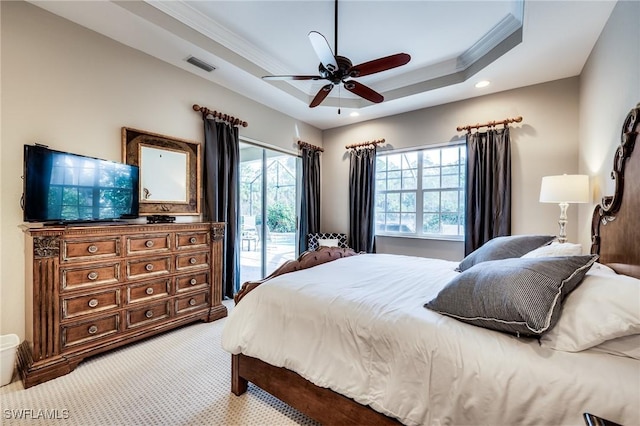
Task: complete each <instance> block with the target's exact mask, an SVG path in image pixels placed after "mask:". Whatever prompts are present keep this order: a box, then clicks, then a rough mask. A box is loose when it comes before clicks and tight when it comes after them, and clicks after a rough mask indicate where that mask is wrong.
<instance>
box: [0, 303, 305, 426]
mask: <svg viewBox="0 0 640 426" xmlns="http://www.w3.org/2000/svg"><path fill="white" fill-rule="evenodd" d="M224 304H225V305H226V306H227V308H228V309H229V310H230V309H231V308H232V307H233V302H232V301H224ZM224 321H225V319H221V320H218V321H214V322H212V323H194V324H192V325H189V326H185V327H181V328H179V329H177V330H173V331H170V332H166V333H163V334H161V335H158V336H155V337H151V338H148V339H146V340H143V341H141V342H137V343H134V344H131V345H128V346H126V347H123V348H120V349H116V350H114V351H111V352H108V353H106V354H102V355H98V356H95V357H92V358H89V359H86V360H84V361H83V362H81V363H80V364H79V365H78V367H77V368H76V369H75V370H74V371H72V372H71V373H70V374H67V375H65V376H62V377H59V378H57V379H54V380H50V381H48V382H45V383H42V384H40V385H37V386H33V387H31V388H29V389H24V387H23V385H22V382H21V381H20V380H19V379H18V378H17V374H16V376H14V381H13V382H12V383H11V384H9V385H6V386H4V387H2V388H0V407H1V408H2V414H1V416H2V421H1V422H0V423H1V424H2V425H7V426H8V425H21V426H22V425H49V424H53V425H55V424H61V425H62V424H64V425H67V426H70V425H78V426H90V425H100V426H101V425H313V426H316V425H317V423H316V422H314V421H313V420H312V419H310V418H308V417H306V416H305V415H304V414H302V413H300V412H299V411H297V410H294V409H293V408H291V407H289V406H288V405H286V404H284V403H283V402H281V401H280V400H278V399H276V398H274V397H273V396H271V395H269V394H268V393H266V392H264V391H263V390H261V389H260V388H258V387H256V386H253V385H251V384H250V385H249V390H248V391H247V393H245V394H244V395H242V396H239V397H238V396H235V395H233V394H232V393H231V355H230V354H229V353H227V352H225V351H224V350H223V349H222V347H221V345H220V339H221V335H222V327H223V325H224Z"/></svg>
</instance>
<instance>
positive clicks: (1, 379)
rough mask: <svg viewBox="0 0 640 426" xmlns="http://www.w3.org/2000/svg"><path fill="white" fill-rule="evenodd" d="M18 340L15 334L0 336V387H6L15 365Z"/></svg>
mask: <svg viewBox="0 0 640 426" xmlns="http://www.w3.org/2000/svg"><path fill="white" fill-rule="evenodd" d="M19 344H20V338H19V337H18V336H17V335H15V334H5V335H4V336H0V386H4V385H8V384H9V383H11V379H12V378H13V369H14V368H15V365H16V348H17V347H18V345H19Z"/></svg>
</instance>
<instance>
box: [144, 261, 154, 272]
mask: <svg viewBox="0 0 640 426" xmlns="http://www.w3.org/2000/svg"><path fill="white" fill-rule="evenodd" d="M144 269H146V270H147V271H149V272H151V271H153V264H152V263H147V264H146V265H145V266H144Z"/></svg>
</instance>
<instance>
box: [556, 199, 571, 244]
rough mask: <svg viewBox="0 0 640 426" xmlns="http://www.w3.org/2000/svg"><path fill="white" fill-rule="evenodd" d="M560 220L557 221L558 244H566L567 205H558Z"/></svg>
mask: <svg viewBox="0 0 640 426" xmlns="http://www.w3.org/2000/svg"><path fill="white" fill-rule="evenodd" d="M558 205H559V206H560V220H558V225H560V233H559V234H558V242H559V243H566V242H567V209H568V208H569V203H560V204H558Z"/></svg>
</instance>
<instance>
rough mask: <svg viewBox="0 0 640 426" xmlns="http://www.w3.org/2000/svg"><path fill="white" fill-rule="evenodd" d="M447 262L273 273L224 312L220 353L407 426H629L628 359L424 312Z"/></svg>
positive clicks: (400, 259)
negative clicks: (609, 423) (595, 423)
mask: <svg viewBox="0 0 640 426" xmlns="http://www.w3.org/2000/svg"><path fill="white" fill-rule="evenodd" d="M457 265H458V263H457V262H448V261H443V260H436V259H426V258H418V257H408V256H396V255H384V254H375V255H359V256H352V257H348V258H344V259H340V260H336V261H333V262H329V263H325V264H323V265H319V266H316V267H314V268H310V269H306V270H302V271H297V272H293V273H289V274H285V275H281V276H279V277H276V278H274V279H271V280H269V281H267V282H266V283H264V284H262V285H260V286H259V287H257V288H256V289H254V290H252V291H251V292H250V293H249V294H248V295H247V296H245V297H244V298H243V299H242V301H241V302H240V303H239V304H238V306H236V307H234V308H233V310H232V312H231V314H230V315H229V317H228V318H227V320H226V323H225V327H224V332H223V336H222V345H223V347H224V349H225V350H227V351H228V352H231V353H233V354H238V353H243V354H245V355H248V356H252V357H256V358H259V359H261V360H263V361H266V362H268V363H269V364H272V365H275V366H278V367H286V368H288V369H290V370H292V371H295V372H297V373H298V374H300V375H301V376H303V377H304V378H306V379H307V380H309V381H311V382H313V383H315V384H316V385H319V386H323V387H329V388H331V389H333V390H335V391H337V392H339V393H341V394H343V395H345V396H348V397H350V398H353V399H355V400H356V401H357V402H359V403H361V404H364V405H370V406H371V407H372V408H374V409H375V410H377V411H380V412H382V413H384V414H386V415H388V416H391V417H395V418H398V419H399V420H400V421H401V422H403V423H405V424H409V425H417V424H424V425H462V424H473V425H479V424H486V425H516V424H518V425H520V424H535V425H543V424H544V425H551V424H563V425H565V424H575V425H583V424H584V422H583V420H582V413H584V412H590V413H593V414H596V415H598V416H601V417H604V418H608V419H610V420H613V421H616V422H621V423H623V424H625V425H639V424H640V361H638V360H634V359H632V358H625V357H619V356H613V355H607V354H603V353H600V352H596V351H591V350H587V351H582V352H578V353H569V352H561V351H555V350H551V349H546V348H542V347H540V344H539V342H538V340H536V339H524V338H516V337H515V336H511V335H507V334H503V333H500V332H496V331H491V330H486V329H483V328H479V327H475V326H473V325H468V324H464V323H462V322H459V321H456V320H455V319H452V318H448V317H445V316H442V315H440V314H438V313H435V312H432V311H430V310H427V309H425V308H424V307H423V305H424V304H425V303H426V302H427V301H429V300H431V299H432V298H433V297H435V296H436V295H437V293H438V291H439V290H440V289H441V288H442V287H443V286H444V285H445V284H446V283H447V282H448V281H449V280H450V279H451V278H453V277H454V276H455V275H456V274H457V272H455V271H454V268H455V267H456V266H457ZM569 297H570V296H569ZM594 315H597V313H594Z"/></svg>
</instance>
